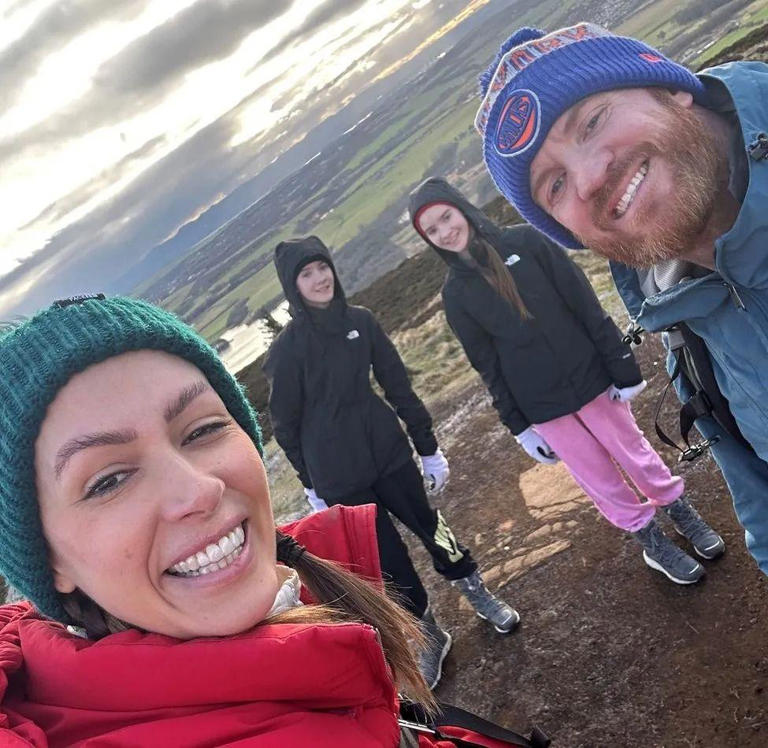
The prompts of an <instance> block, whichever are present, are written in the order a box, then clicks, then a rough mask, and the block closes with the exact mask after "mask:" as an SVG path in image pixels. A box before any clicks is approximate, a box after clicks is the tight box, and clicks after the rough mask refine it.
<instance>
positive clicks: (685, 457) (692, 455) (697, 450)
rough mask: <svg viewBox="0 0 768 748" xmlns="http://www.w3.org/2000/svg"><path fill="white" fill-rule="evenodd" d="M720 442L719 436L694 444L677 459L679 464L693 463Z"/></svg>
mask: <svg viewBox="0 0 768 748" xmlns="http://www.w3.org/2000/svg"><path fill="white" fill-rule="evenodd" d="M719 441H720V437H719V436H713V437H712V438H711V439H705V440H704V441H703V442H699V443H698V444H693V445H691V446H690V447H688V449H684V450H683V451H682V452H681V453H680V457H678V458H677V461H678V462H693V460H695V459H696V458H697V457H701V456H702V455H703V454H704V452H706V451H707V450H708V449H709V448H710V447H711V446H712V445H713V444H717V443H718V442H719Z"/></svg>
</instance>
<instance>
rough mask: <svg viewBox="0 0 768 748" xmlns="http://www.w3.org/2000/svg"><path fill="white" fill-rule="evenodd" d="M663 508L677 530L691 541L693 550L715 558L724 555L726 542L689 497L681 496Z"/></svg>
mask: <svg viewBox="0 0 768 748" xmlns="http://www.w3.org/2000/svg"><path fill="white" fill-rule="evenodd" d="M663 509H664V511H665V512H666V513H667V514H668V515H669V516H670V517H671V518H672V522H674V525H675V530H676V531H677V532H678V533H679V534H680V535H682V536H683V537H686V538H688V540H690V541H691V545H692V546H693V550H694V551H696V553H698V554H699V556H701V557H702V558H706V559H713V558H717V557H718V556H722V555H723V553H724V552H725V542H724V541H723V539H722V538H721V537H720V536H719V535H718V534H717V533H716V532H715V531H714V530H713V529H712V528H711V527H710V526H709V525H708V524H707V523H706V522H705V521H704V520H703V519H702V518H701V517H700V516H699V513H698V512H697V511H696V510H695V509H694V508H693V507H692V506H691V505H690V503H688V500H687V499H684V498H680V499H678V500H677V501H673V502H672V503H671V504H669V505H667V506H665V507H663Z"/></svg>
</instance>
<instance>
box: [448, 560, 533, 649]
mask: <svg viewBox="0 0 768 748" xmlns="http://www.w3.org/2000/svg"><path fill="white" fill-rule="evenodd" d="M451 584H452V585H453V586H454V587H458V588H459V591H460V592H461V594H462V595H464V597H466V598H467V600H468V601H469V604H470V605H471V606H472V607H473V608H474V609H475V613H477V615H478V616H480V618H482V619H483V620H484V621H488V622H489V623H492V624H493V628H495V629H496V631H498V632H499V633H500V634H508V633H509V632H510V631H514V630H515V629H516V628H517V624H518V623H520V616H519V615H518V612H517V611H516V610H515V609H514V608H512V607H511V606H509V605H507V604H506V603H505V602H504V601H503V600H499V598H498V597H495V596H494V595H492V594H491V593H490V592H488V589H487V588H486V586H485V584H484V583H483V580H482V578H481V577H480V572H479V571H473V572H472V573H471V574H470V575H469V576H468V577H464V578H463V579H455V580H453V581H452V582H451Z"/></svg>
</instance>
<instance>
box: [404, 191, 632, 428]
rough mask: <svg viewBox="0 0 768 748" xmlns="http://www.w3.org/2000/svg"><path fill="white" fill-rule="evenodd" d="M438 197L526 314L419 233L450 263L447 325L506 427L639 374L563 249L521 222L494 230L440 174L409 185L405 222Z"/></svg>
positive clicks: (562, 409)
mask: <svg viewBox="0 0 768 748" xmlns="http://www.w3.org/2000/svg"><path fill="white" fill-rule="evenodd" d="M438 202H445V203H450V204H452V205H455V206H456V207H457V208H459V210H461V212H462V213H463V214H464V215H465V216H466V218H467V220H468V221H469V223H470V225H471V226H472V228H473V229H474V231H475V232H476V234H478V235H479V236H482V237H483V238H485V239H486V241H488V242H489V243H490V244H491V245H492V246H493V247H494V248H495V249H496V251H497V252H498V253H499V255H500V256H501V258H502V259H503V260H504V261H505V264H506V265H507V266H508V267H509V272H510V273H511V274H512V277H513V278H514V279H515V283H516V284H517V288H518V291H519V292H520V296H521V297H522V299H523V301H524V303H525V305H526V307H527V309H528V311H529V312H530V313H531V315H532V318H531V319H528V320H524V319H522V317H521V316H520V314H519V312H518V311H517V310H516V309H515V308H514V307H513V306H512V305H511V304H509V303H508V302H507V301H505V300H504V299H503V298H502V297H501V296H500V295H499V294H497V293H495V292H494V291H492V289H491V288H490V286H489V284H488V282H487V281H486V280H485V278H484V277H483V276H482V274H481V273H480V271H479V269H477V268H476V267H474V268H473V267H471V266H470V265H468V264H467V263H465V262H464V261H463V260H462V259H461V258H460V257H459V256H458V255H457V254H456V253H454V252H448V251H445V250H441V249H439V248H437V247H435V246H434V245H433V244H432V243H431V242H429V240H428V239H426V237H425V241H427V243H428V244H429V245H430V246H431V247H432V248H433V249H435V250H436V251H437V252H438V254H439V255H440V256H441V257H442V258H443V260H445V262H446V263H447V264H448V266H449V270H448V276H447V278H446V280H445V284H444V286H443V303H444V305H445V316H446V318H447V320H448V324H449V325H450V326H451V328H452V329H453V331H454V333H455V334H456V337H457V338H458V339H459V341H460V342H461V345H462V346H463V348H464V351H465V352H466V354H467V357H468V358H469V360H470V363H471V364H472V366H473V367H474V368H475V369H477V371H478V372H479V373H480V375H481V376H482V378H483V381H484V382H485V384H486V386H487V387H488V390H489V391H490V393H491V396H492V398H493V404H494V407H495V408H496V410H497V411H498V412H499V416H500V417H501V420H502V422H503V423H504V424H505V425H506V426H507V427H508V428H509V429H510V431H512V433H513V434H519V433H520V432H522V431H524V430H525V429H526V428H527V427H528V426H530V425H532V424H535V423H545V422H546V421H551V420H552V419H554V418H558V417H560V416H563V415H566V414H568V413H573V412H575V411H577V410H579V409H580V408H581V407H583V406H584V405H586V404H587V403H588V402H590V401H591V400H594V399H595V398H596V397H597V396H598V395H599V394H600V393H601V392H604V391H605V390H606V389H607V388H608V387H609V386H610V385H611V384H615V385H616V386H617V387H629V386H631V385H635V384H638V383H639V382H640V381H641V380H642V375H641V373H640V369H639V367H638V365H637V363H636V361H635V358H634V354H633V353H632V351H631V349H630V347H629V346H628V345H626V344H624V343H623V342H622V340H621V334H620V333H619V330H618V329H617V327H616V325H615V324H614V322H613V320H612V319H611V318H610V317H609V316H608V315H607V314H606V313H605V311H604V310H603V308H602V307H601V306H600V302H599V301H598V300H597V297H596V296H595V292H594V291H593V289H592V287H591V286H590V285H589V282H588V281H587V279H586V277H585V276H584V273H583V272H582V271H581V270H580V269H579V268H578V267H577V266H576V265H575V264H574V262H573V261H572V260H571V259H569V257H568V256H567V255H566V253H565V251H564V250H563V249H561V248H560V247H559V246H558V245H556V244H554V243H553V242H552V241H551V240H550V239H548V238H547V237H545V236H544V235H543V234H541V233H539V232H538V231H536V230H535V229H534V228H533V227H531V226H528V225H524V226H514V227H512V228H507V229H500V228H498V227H497V226H496V225H495V224H493V223H492V222H491V221H490V220H489V219H488V218H487V217H486V216H485V215H484V214H483V213H482V212H481V211H480V210H479V209H478V208H476V207H475V206H474V205H472V204H471V203H470V202H469V201H468V200H467V199H466V198H465V197H464V196H463V195H462V194H461V193H460V192H459V191H458V190H456V189H454V188H453V187H451V186H450V185H449V184H448V183H447V182H446V181H445V180H443V179H436V178H433V179H428V180H427V181H426V182H424V183H422V184H421V185H420V186H419V187H418V188H417V189H416V190H415V191H414V192H413V193H412V195H411V200H410V206H409V207H410V214H411V220H412V221H415V218H416V215H417V213H418V211H419V210H420V209H421V208H423V207H424V206H426V205H429V204H431V203H438ZM414 228H416V230H417V231H418V228H417V227H416V225H415V223H414Z"/></svg>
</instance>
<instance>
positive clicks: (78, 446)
mask: <svg viewBox="0 0 768 748" xmlns="http://www.w3.org/2000/svg"><path fill="white" fill-rule="evenodd" d="M137 438H138V434H137V433H136V432H135V431H134V430H133V429H127V430H125V431H98V432H96V433H93V434H86V435H85V436H78V437H77V438H75V439H70V440H69V441H68V442H66V443H65V444H64V446H63V447H62V448H61V449H60V450H59V451H58V452H57V453H56V463H55V467H54V473H55V475H56V478H57V479H58V478H59V477H60V476H61V474H62V472H63V471H64V468H65V467H66V466H67V463H68V462H69V461H70V459H71V458H72V457H73V456H74V455H76V454H77V453H78V452H80V451H81V450H83V449H88V448H90V447H104V446H108V445H112V444H128V443H129V442H132V441H133V440H134V439H137Z"/></svg>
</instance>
